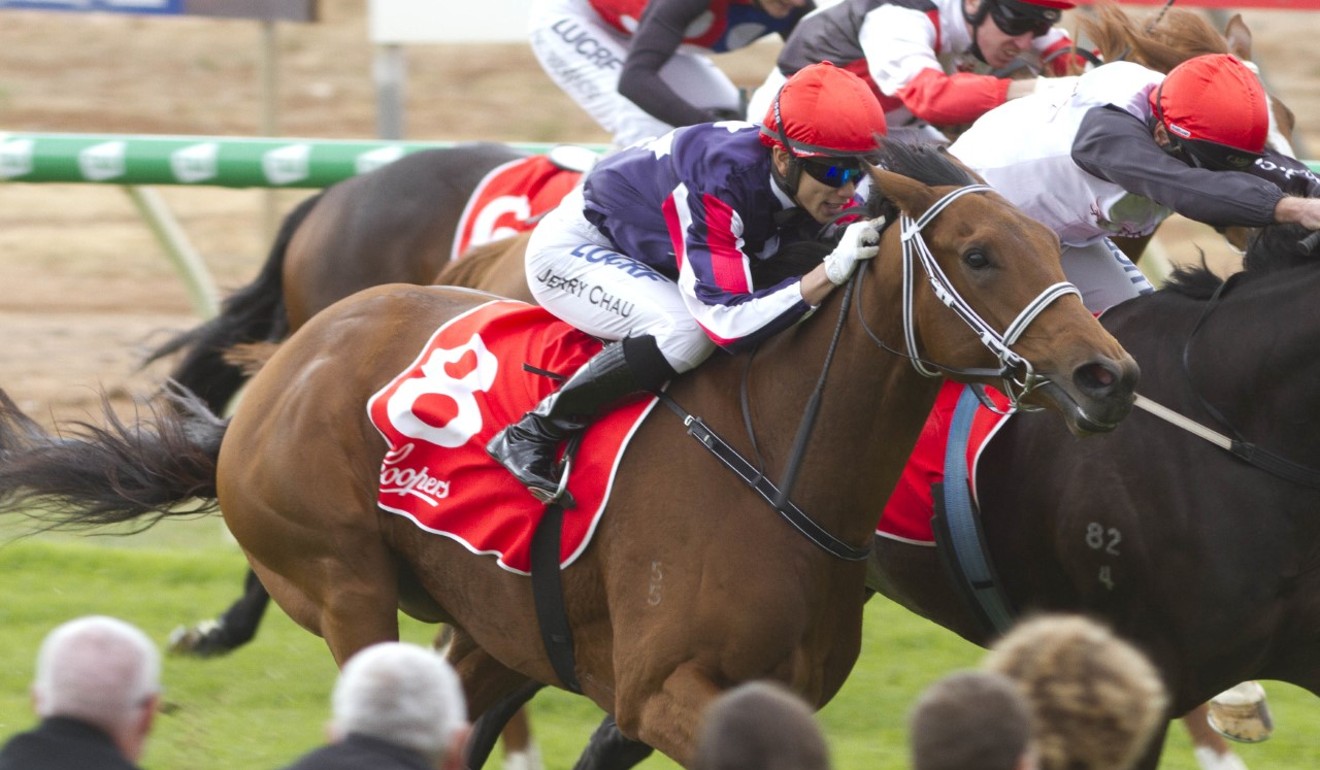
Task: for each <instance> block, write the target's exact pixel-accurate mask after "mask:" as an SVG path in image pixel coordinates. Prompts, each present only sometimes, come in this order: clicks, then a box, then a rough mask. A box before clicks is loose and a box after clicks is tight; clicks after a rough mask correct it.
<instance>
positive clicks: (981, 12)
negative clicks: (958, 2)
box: [963, 0, 995, 64]
mask: <svg viewBox="0 0 1320 770" xmlns="http://www.w3.org/2000/svg"><path fill="white" fill-rule="evenodd" d="M963 2H964V6H963V9H964V10H963V12H964V13H966V0H963ZM993 2H995V0H980V2H979V3H977V5H976V11H975V12H974V13H973V14H972V15H971V16H969V17H968V19H967V23H968V24H971V25H972V47H971V49H970V51H971V54H972V55H973V56H975V57H976V58H977V60H978V61H980V62H981V63H983V64H988V63H989V62H987V61H986V60H985V54H984V53H982V52H981V25H982V24H984V23H985V20H986V18H987V17H988V16H989V15H990V4H991V3H993Z"/></svg>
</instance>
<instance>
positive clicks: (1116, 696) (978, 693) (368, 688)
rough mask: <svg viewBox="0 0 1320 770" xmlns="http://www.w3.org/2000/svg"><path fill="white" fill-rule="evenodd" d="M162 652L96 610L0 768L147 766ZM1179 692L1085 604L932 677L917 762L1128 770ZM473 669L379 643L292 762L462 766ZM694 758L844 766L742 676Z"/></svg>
mask: <svg viewBox="0 0 1320 770" xmlns="http://www.w3.org/2000/svg"><path fill="white" fill-rule="evenodd" d="M160 672H161V664H160V653H159V652H158V651H157V649H156V646H155V645H154V644H153V643H152V641H151V640H150V639H149V638H148V637H147V635H146V634H144V633H143V632H142V631H141V630H139V629H138V628H136V627H135V626H133V625H131V624H129V623H126V622H124V621H122V620H118V619H116V618H111V617H107V616H103V615H91V616H86V617H81V618H77V619H75V620H72V621H69V622H67V623H64V624H62V625H60V626H58V627H57V628H55V629H54V630H53V631H51V632H50V633H49V634H48V635H47V636H46V638H45V640H44V641H43V642H42V645H41V648H40V650H39V652H38V655H37V661H36V674H35V677H34V680H33V684H32V704H33V708H34V710H35V712H36V715H37V717H38V718H39V720H40V721H39V722H38V724H37V725H36V726H35V727H33V728H32V729H30V730H27V731H24V732H20V733H18V734H17V735H14V736H13V737H11V738H9V740H8V741H7V742H6V743H5V744H4V746H3V748H0V770H20V769H21V770H66V769H71V768H78V769H79V770H91V769H97V770H135V769H136V768H138V767H139V765H138V764H137V763H138V762H139V760H140V759H141V757H142V755H143V752H144V749H145V748H146V745H147V741H148V738H149V736H150V734H151V731H152V726H153V724H154V719H155V716H156V714H157V712H158V709H159V706H160V696H161V676H160ZM1167 705H1168V704H1167V695H1166V692H1165V689H1164V686H1163V684H1162V683H1161V681H1160V678H1159V674H1158V673H1157V672H1156V670H1155V668H1154V666H1153V665H1152V664H1151V662H1150V661H1149V659H1148V658H1147V657H1146V656H1145V655H1144V654H1143V653H1142V652H1141V651H1140V650H1138V649H1137V648H1136V647H1134V646H1133V645H1131V644H1129V643H1128V642H1126V641H1124V640H1123V639H1121V638H1119V637H1118V636H1116V635H1115V634H1113V633H1112V632H1111V631H1110V630H1109V629H1108V628H1107V627H1106V626H1104V625H1103V624H1101V623H1099V622H1097V621H1094V620H1091V619H1088V618H1086V617H1083V616H1081V615H1067V614H1046V615H1039V616H1035V617H1031V618H1028V619H1026V620H1024V621H1022V622H1020V623H1019V624H1018V625H1016V626H1015V627H1013V628H1012V629H1010V631H1009V632H1008V633H1006V634H1005V635H1004V636H1002V637H1001V638H1000V639H999V640H998V641H997V642H996V643H995V644H994V645H993V646H992V647H991V648H990V650H989V652H988V654H987V655H986V656H985V658H984V659H983V661H982V664H981V665H980V667H978V668H975V669H967V670H961V671H956V672H953V673H950V674H948V675H946V676H944V677H943V678H941V679H938V680H937V681H935V682H933V683H931V684H930V685H929V686H928V687H927V688H926V689H925V691H924V692H923V693H922V694H921V695H920V697H919V698H918V699H917V700H916V702H915V703H914V704H913V706H912V707H911V710H910V712H909V714H908V737H909V747H910V766H911V768H912V770H1125V769H1126V768H1131V767H1133V766H1134V765H1135V763H1136V762H1137V761H1138V760H1139V759H1140V758H1141V757H1142V756H1143V755H1144V754H1145V753H1146V752H1147V751H1148V750H1149V749H1150V748H1151V744H1152V740H1153V739H1154V738H1155V736H1157V735H1161V734H1162V732H1161V731H1160V729H1159V728H1160V726H1161V725H1162V724H1163V723H1164V722H1165V720H1166V717H1167V713H1166V707H1167ZM469 730H470V726H469V723H468V715H467V707H466V703H465V700H464V696H463V691H462V687H461V685H460V683H459V679H458V675H457V674H456V673H455V671H454V669H453V668H452V667H451V666H450V664H449V663H448V662H446V661H445V660H444V659H443V658H442V657H441V656H440V655H439V654H438V653H437V652H435V651H433V650H430V649H426V648H423V647H420V646H417V645H414V644H409V643H404V642H389V643H382V644H376V645H373V646H371V647H368V648H366V649H364V650H362V651H361V652H359V653H357V654H356V655H354V656H353V657H352V658H350V659H349V661H348V662H347V663H346V664H345V665H344V667H343V669H342V671H341V672H340V674H339V678H338V680H337V682H336V684H335V686H334V690H333V692H332V695H331V718H330V721H329V723H328V728H327V735H328V739H327V741H326V743H325V744H324V745H322V746H318V747H315V748H312V749H311V750H309V751H308V752H307V753H306V754H304V755H303V756H301V757H300V758H298V759H297V760H295V761H294V762H293V763H292V764H290V765H287V766H286V767H285V768H284V770H341V769H347V768H373V770H392V769H397V770H424V769H429V770H459V769H460V768H461V767H463V746H464V742H465V740H466V739H467V737H468V733H469ZM690 764H691V767H692V768H693V770H830V768H831V767H832V760H831V756H830V751H829V745H828V740H827V738H826V736H825V734H824V732H823V731H822V729H821V726H820V724H819V722H818V721H817V719H816V716H815V714H814V713H813V712H812V709H811V708H810V707H809V706H808V705H807V703H806V702H804V701H803V700H802V699H801V698H799V697H798V696H797V695H796V694H794V693H793V692H792V691H791V690H789V689H788V688H787V687H785V686H784V685H782V684H780V683H777V682H773V681H769V680H758V681H752V682H747V683H744V684H742V685H740V686H737V687H734V688H732V689H730V690H728V691H726V692H724V693H723V694H722V695H720V696H719V697H718V698H716V699H715V700H714V701H713V702H712V703H711V705H710V706H709V707H708V709H707V711H706V713H705V714H704V715H703V717H702V722H701V727H700V733H699V735H698V739H697V743H696V751H695V755H694V756H693V758H692V761H691V763H690Z"/></svg>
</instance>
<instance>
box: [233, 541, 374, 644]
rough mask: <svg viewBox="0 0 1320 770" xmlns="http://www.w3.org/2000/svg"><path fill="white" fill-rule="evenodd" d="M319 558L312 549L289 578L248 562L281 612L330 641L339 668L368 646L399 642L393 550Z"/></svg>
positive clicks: (259, 564)
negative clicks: (391, 551) (391, 553)
mask: <svg viewBox="0 0 1320 770" xmlns="http://www.w3.org/2000/svg"><path fill="white" fill-rule="evenodd" d="M316 555H317V554H316V553H315V552H314V551H312V550H310V549H309V551H308V553H307V554H305V555H304V556H303V558H300V559H299V560H298V568H297V569H290V570H288V571H287V573H286V574H287V576H286V575H281V574H277V573H276V572H274V571H272V569H271V568H268V567H266V566H265V565H264V564H262V563H261V562H259V561H256V560H255V559H253V558H252V557H251V555H250V554H249V561H250V562H251V564H252V569H253V571H254V572H256V574H257V577H258V578H259V579H260V581H261V583H262V585H264V586H265V587H266V589H267V590H268V591H269V592H270V596H271V598H273V599H274V600H275V603H276V604H278V605H279V606H280V609H282V610H284V612H285V614H287V615H288V616H289V618H290V619H292V620H293V622H295V623H297V624H298V625H300V626H302V627H303V628H305V629H307V630H308V631H311V632H312V633H314V634H316V635H318V636H320V637H321V638H323V639H325V643H326V646H328V647H329V648H330V653H331V654H332V655H334V658H335V663H337V664H338V665H339V666H340V667H343V665H344V663H346V662H347V661H348V659H349V658H350V657H352V656H353V654H354V653H356V652H358V651H359V650H361V649H363V648H365V647H369V646H371V645H373V644H376V643H378V642H393V641H398V639H399V590H398V569H397V567H396V566H395V564H394V562H393V561H392V560H391V559H390V555H389V552H388V551H386V550H385V549H384V548H381V549H379V550H378V551H374V550H373V551H363V552H359V553H355V554H350V555H349V556H347V557H339V558H336V559H331V560H321V559H317V558H316ZM285 566H288V565H285Z"/></svg>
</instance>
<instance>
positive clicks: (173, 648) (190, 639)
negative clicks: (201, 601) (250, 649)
mask: <svg viewBox="0 0 1320 770" xmlns="http://www.w3.org/2000/svg"><path fill="white" fill-rule="evenodd" d="M219 630H220V623H219V621H216V620H203V621H202V622H200V623H198V624H197V625H195V626H179V627H178V628H176V629H174V630H173V631H171V632H170V636H169V639H168V640H167V641H166V643H165V651H166V652H167V653H169V654H170V655H186V656H189V657H194V658H213V657H215V656H217V655H224V654H225V653H227V652H230V648H229V647H227V646H225V645H224V644H223V643H222V642H220V641H218V639H219V634H218V631H219Z"/></svg>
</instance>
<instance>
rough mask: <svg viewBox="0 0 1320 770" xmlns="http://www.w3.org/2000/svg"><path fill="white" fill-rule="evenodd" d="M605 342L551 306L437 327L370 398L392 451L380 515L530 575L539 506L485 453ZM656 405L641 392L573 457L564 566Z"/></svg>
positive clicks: (507, 306)
mask: <svg viewBox="0 0 1320 770" xmlns="http://www.w3.org/2000/svg"><path fill="white" fill-rule="evenodd" d="M600 348H601V343H600V341H599V340H597V339H595V338H593V337H590V336H588V335H586V334H584V333H582V332H580V331H578V330H576V329H574V328H572V327H570V326H569V325H567V324H565V323H563V322H562V321H559V320H557V319H556V318H554V316H552V315H550V314H549V313H548V312H546V311H545V310H544V309H542V308H540V307H536V306H533V305H527V304H524V303H521V302H514V301H511V300H495V301H491V302H488V303H486V304H484V305H481V306H479V307H477V308H475V309H473V310H471V311H468V312H467V313H465V314H463V315H462V316H459V317H458V318H455V319H453V320H452V321H450V322H448V323H446V324H445V325H444V326H442V327H440V328H439V329H438V330H436V332H435V334H434V335H433V336H432V337H431V339H430V340H429V341H428V342H427V344H426V346H425V347H423V348H422V350H421V352H420V353H418V355H417V358H416V360H414V361H413V363H412V364H411V365H409V366H408V368H407V369H405V370H404V371H403V372H401V373H400V374H399V375H398V376H397V377H395V378H394V379H393V380H391V381H390V383H389V384H388V385H386V386H385V387H384V388H382V389H381V390H380V391H379V392H377V393H376V394H375V395H373V396H372V397H371V399H370V400H369V401H368V402H367V412H368V414H369V415H370V417H371V421H372V424H374V425H375V426H376V430H378V431H379V432H380V434H381V436H382V437H383V438H384V439H385V442H386V444H387V445H388V446H389V451H387V452H386V454H385V459H384V461H383V462H382V463H381V468H380V488H379V491H378V494H377V501H378V503H379V505H380V507H381V508H383V509H385V510H386V511H389V512H391V513H396V514H398V515H400V516H405V517H407V518H409V519H411V520H412V521H413V522H414V523H415V524H417V526H419V527H421V528H422V529H425V530H427V531H430V532H434V533H436V534H439V535H443V536H445V537H449V538H452V539H454V540H456V541H458V542H460V543H462V544H463V545H464V546H465V547H467V549H468V550H470V551H472V552H473V553H480V554H492V555H495V556H496V557H497V559H498V562H499V564H500V566H502V567H504V568H505V569H507V570H509V571H511V572H519V573H523V574H527V573H529V572H530V570H531V553H530V550H531V541H532V533H533V531H534V530H535V527H536V524H537V523H538V522H539V521H540V520H541V515H542V514H543V513H544V510H545V508H544V506H543V505H542V504H541V503H539V502H537V501H536V500H535V499H534V498H533V497H532V496H531V495H530V494H529V493H528V491H527V489H526V488H525V487H523V486H522V485H521V484H520V483H518V482H517V480H515V479H514V478H513V476H511V475H510V474H509V472H508V471H507V470H505V469H504V467H503V466H501V465H499V464H497V463H496V462H495V461H494V460H492V459H490V457H489V456H488V455H487V454H486V444H487V442H489V441H490V439H491V437H492V436H494V435H495V433H496V432H497V431H499V430H500V429H501V428H503V427H504V426H505V425H508V424H510V423H513V422H516V421H517V420H518V419H519V418H520V417H522V415H523V414H524V413H525V412H526V411H527V410H528V409H530V408H531V407H532V406H534V405H535V404H536V403H537V402H539V401H540V400H541V399H542V398H544V397H545V396H546V395H548V394H549V393H550V392H551V391H553V390H555V389H556V388H557V387H558V383H557V382H556V381H555V380H553V379H551V378H549V377H546V376H544V375H541V374H534V373H532V372H528V371H526V370H524V368H523V364H524V363H526V364H528V365H530V366H534V367H536V368H538V369H542V370H544V371H549V372H555V373H560V374H564V375H569V374H572V373H573V372H574V371H576V370H577V369H578V368H579V367H580V366H581V365H582V364H583V363H584V362H586V360H587V359H588V358H590V357H591V356H592V355H593V354H595V353H596V352H597V351H598V350H600ZM656 401H657V399H656V398H655V397H654V396H640V397H638V398H636V399H634V400H632V401H629V402H627V403H625V404H624V405H623V406H621V407H619V408H617V409H614V410H613V411H611V412H610V413H609V414H607V415H605V416H604V417H603V418H602V419H600V420H599V421H597V422H596V423H595V424H594V425H592V426H591V427H590V428H589V429H587V431H586V432H585V433H584V435H583V439H582V444H581V446H580V447H579V448H578V451H577V453H576V454H575V456H574V459H573V464H572V472H571V474H570V481H569V490H570V491H571V492H572V494H573V497H574V498H575V499H576V501H577V507H576V508H572V509H568V510H565V511H564V519H563V536H562V540H561V543H560V564H561V566H567V565H568V564H571V563H572V562H573V560H574V559H576V558H577V557H578V556H579V555H580V554H581V553H582V551H583V550H584V549H585V548H586V546H587V543H588V542H589V540H590V537H591V534H592V532H593V531H594V530H595V528H596V524H597V522H598V521H599V519H600V515H601V512H602V511H604V509H605V504H606V503H607V502H608V500H609V495H610V489H611V486H612V484H613V481H614V475H615V473H616V472H617V470H618V466H619V461H620V459H621V458H622V457H623V451H624V449H625V447H626V445H627V442H628V440H629V438H631V436H632V434H633V432H634V431H636V429H637V426H639V425H640V424H641V421H642V419H643V418H645V416H646V414H647V413H649V412H650V410H651V408H652V407H653V406H654V405H655V403H656Z"/></svg>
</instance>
